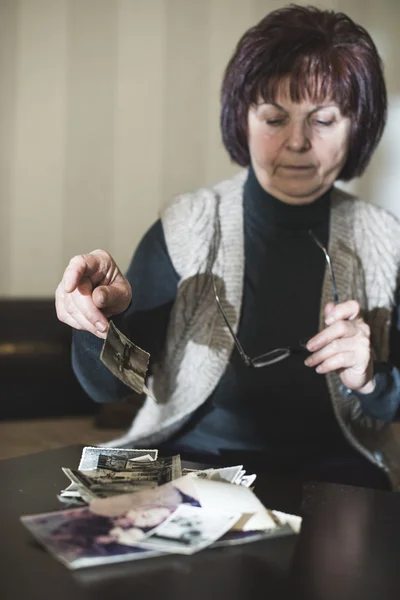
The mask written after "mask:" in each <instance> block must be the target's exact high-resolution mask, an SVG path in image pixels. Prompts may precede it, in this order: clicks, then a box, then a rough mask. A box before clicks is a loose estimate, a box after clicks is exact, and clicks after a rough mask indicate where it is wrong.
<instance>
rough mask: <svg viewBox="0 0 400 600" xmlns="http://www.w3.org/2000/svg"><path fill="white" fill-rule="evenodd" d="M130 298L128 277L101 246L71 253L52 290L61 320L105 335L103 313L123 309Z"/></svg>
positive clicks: (104, 316)
mask: <svg viewBox="0 0 400 600" xmlns="http://www.w3.org/2000/svg"><path fill="white" fill-rule="evenodd" d="M131 298H132V290H131V286H130V284H129V281H128V280H127V279H126V278H125V277H124V276H123V275H122V273H121V271H120V270H119V268H118V266H117V265H116V263H115V261H114V259H113V258H112V256H111V255H110V254H109V253H108V252H106V251H105V250H94V251H93V252H90V253H89V254H80V255H79V256H74V258H72V259H71V260H70V262H69V265H68V267H67V268H66V269H65V271H64V275H63V278H62V280H61V282H60V284H59V285H58V287H57V290H56V310H57V316H58V318H59V319H60V321H62V322H63V323H66V324H67V325H70V326H71V327H74V328H75V329H81V330H85V331H90V333H93V334H94V335H97V337H100V338H105V337H106V335H107V330H108V321H107V317H110V316H112V315H117V314H118V313H121V312H123V311H124V310H125V309H126V308H127V307H128V306H129V303H130V301H131Z"/></svg>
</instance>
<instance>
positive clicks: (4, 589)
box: [0, 447, 400, 600]
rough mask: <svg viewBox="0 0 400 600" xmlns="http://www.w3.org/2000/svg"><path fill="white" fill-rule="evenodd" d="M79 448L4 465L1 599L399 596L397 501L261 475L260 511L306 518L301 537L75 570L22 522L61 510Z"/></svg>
mask: <svg viewBox="0 0 400 600" xmlns="http://www.w3.org/2000/svg"><path fill="white" fill-rule="evenodd" d="M80 453H81V447H68V448H61V449H59V450H52V451H48V452H40V453H38V454H33V455H29V456H26V457H21V458H13V459H8V460H3V461H0V482H1V495H0V523H1V525H0V535H1V545H0V547H1V551H0V552H1V556H0V558H1V560H0V598H1V600H20V599H21V600H22V599H23V600H36V599H37V600H48V599H49V600H64V599H65V600H67V599H68V600H81V599H85V600H88V599H92V598H93V599H97V600H102V599H104V600H105V599H107V600H119V599H121V600H122V599H128V598H129V600H132V599H134V600H141V599H145V600H153V599H161V600H169V599H171V600H172V599H173V600H180V599H182V600H200V599H201V600H223V599H225V598H227V599H228V598H229V600H236V599H237V600H245V599H247V598H249V599H251V600H252V599H255V598H257V599H258V598H263V599H268V600H277V599H280V598H291V599H293V600H298V599H303V598H304V599H305V598H307V599H308V598H310V599H316V600H370V599H373V600H387V599H392V598H393V599H396V600H398V599H399V598H400V495H399V494H394V493H389V492H378V491H372V490H367V489H363V488H353V487H348V486H339V485H334V484H321V483H319V484H312V483H308V484H301V483H300V482H293V481H292V482H291V481H283V480H278V479H274V480H272V479H270V478H265V477H263V476H262V475H261V474H260V475H259V476H258V478H257V481H256V484H257V485H256V488H255V491H256V493H257V494H258V496H259V497H260V498H261V500H262V501H263V502H264V504H265V505H266V506H267V507H269V508H276V509H280V510H284V511H287V512H293V513H296V514H302V516H303V527H302V532H301V534H300V535H299V536H290V537H286V538H278V539H276V540H269V541H263V542H254V543H251V544H247V545H242V546H238V547H234V548H218V549H213V550H204V551H202V552H200V553H198V554H196V555H193V556H178V555H175V556H173V555H169V556H165V557H159V558H151V559H147V560H142V561H136V562H128V563H121V564H119V565H118V564H117V565H107V566H104V567H95V568H90V569H82V570H80V571H75V572H72V571H69V570H68V569H67V568H66V567H64V566H63V565H62V564H61V563H58V562H57V561H56V560H55V559H54V558H53V557H52V556H50V555H49V554H48V553H47V552H46V551H45V550H43V549H42V548H41V547H40V546H39V544H37V543H36V542H35V541H34V540H33V539H32V537H31V536H30V534H29V532H28V531H27V530H26V529H25V528H24V527H23V526H22V525H21V523H20V522H19V517H20V516H21V515H23V514H34V513H39V512H45V511H50V510H58V509H59V508H60V504H59V502H58V500H57V498H56V494H57V493H58V492H59V491H60V489H61V488H62V487H64V485H65V481H66V480H65V476H64V475H63V473H62V472H61V467H62V466H67V467H76V466H77V465H78V462H79V457H80Z"/></svg>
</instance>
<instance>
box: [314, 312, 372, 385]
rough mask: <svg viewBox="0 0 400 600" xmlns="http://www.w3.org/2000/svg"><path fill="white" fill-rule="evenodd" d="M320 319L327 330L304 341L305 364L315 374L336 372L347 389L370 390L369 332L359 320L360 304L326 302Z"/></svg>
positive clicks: (366, 326)
mask: <svg viewBox="0 0 400 600" xmlns="http://www.w3.org/2000/svg"><path fill="white" fill-rule="evenodd" d="M324 316H325V323H326V324H327V327H326V328H325V329H324V330H323V331H320V332H319V333H318V334H317V335H315V336H314V337H313V338H311V339H310V340H309V341H308V343H307V349H308V350H309V351H310V352H311V353H312V354H311V355H310V356H309V357H308V358H307V359H306V361H305V364H306V365H307V366H308V367H314V368H315V370H316V371H317V373H329V372H332V371H337V372H339V375H340V378H341V379H342V382H343V383H344V384H345V385H346V386H347V387H348V388H351V389H354V390H360V391H365V390H366V389H367V387H368V389H370V388H371V389H372V387H373V385H374V384H373V381H372V380H373V368H372V367H373V365H372V360H371V348H370V339H369V338H370V329H369V326H368V325H367V324H366V323H365V322H364V321H363V320H362V319H361V317H360V305H359V304H358V302H356V301H354V300H349V301H347V302H342V303H341V304H337V305H334V304H332V303H329V304H327V305H326V307H325V309H324Z"/></svg>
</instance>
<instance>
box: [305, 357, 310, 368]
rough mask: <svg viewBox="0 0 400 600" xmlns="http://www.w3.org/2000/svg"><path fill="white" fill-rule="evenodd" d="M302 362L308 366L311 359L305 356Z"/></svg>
mask: <svg viewBox="0 0 400 600" xmlns="http://www.w3.org/2000/svg"><path fill="white" fill-rule="evenodd" d="M304 364H305V365H306V367H309V366H310V365H311V359H309V358H306V360H305V361H304Z"/></svg>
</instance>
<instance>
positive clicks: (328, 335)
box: [307, 319, 369, 352]
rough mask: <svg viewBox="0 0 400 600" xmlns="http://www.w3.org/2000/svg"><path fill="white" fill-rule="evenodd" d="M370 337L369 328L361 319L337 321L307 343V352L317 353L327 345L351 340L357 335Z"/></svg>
mask: <svg viewBox="0 0 400 600" xmlns="http://www.w3.org/2000/svg"><path fill="white" fill-rule="evenodd" d="M359 332H360V333H362V334H363V335H364V336H365V337H367V338H368V337H369V327H368V325H366V324H365V323H364V321H362V320H361V319H357V320H356V321H336V322H335V323H333V325H330V327H326V328H325V329H323V330H322V331H320V332H319V333H317V335H315V336H314V337H313V338H311V339H310V340H309V341H308V342H307V350H309V351H310V352H316V351H317V350H319V349H320V348H323V347H324V346H326V345H327V344H330V343H331V342H333V341H334V340H336V339H338V338H350V337H353V336H355V335H356V334H357V333H359Z"/></svg>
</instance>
